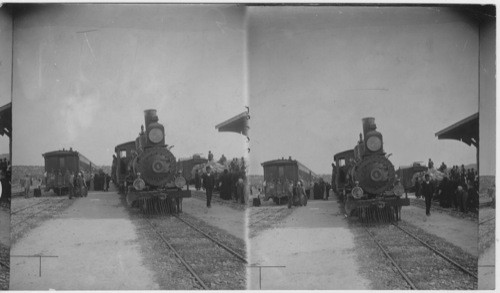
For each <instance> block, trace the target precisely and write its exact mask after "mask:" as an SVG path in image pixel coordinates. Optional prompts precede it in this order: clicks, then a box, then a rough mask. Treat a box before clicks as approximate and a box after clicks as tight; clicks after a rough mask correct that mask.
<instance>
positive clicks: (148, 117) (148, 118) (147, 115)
mask: <svg viewBox="0 0 500 293" xmlns="http://www.w3.org/2000/svg"><path fill="white" fill-rule="evenodd" d="M154 117H157V116H156V110H155V109H149V110H144V121H145V123H146V125H145V126H146V129H147V128H148V125H149V124H151V123H152V122H153V118H154Z"/></svg>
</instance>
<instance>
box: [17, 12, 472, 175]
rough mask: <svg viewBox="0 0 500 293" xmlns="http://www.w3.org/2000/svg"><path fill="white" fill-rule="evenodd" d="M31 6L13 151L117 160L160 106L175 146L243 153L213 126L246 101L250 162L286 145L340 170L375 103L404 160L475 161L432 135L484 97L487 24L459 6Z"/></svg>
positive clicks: (236, 140) (24, 25) (313, 164)
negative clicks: (482, 27) (119, 148)
mask: <svg viewBox="0 0 500 293" xmlns="http://www.w3.org/2000/svg"><path fill="white" fill-rule="evenodd" d="M33 7H35V8H29V9H26V10H23V11H22V12H20V13H19V14H18V15H17V16H16V21H15V24H14V28H15V29H14V65H13V66H14V75H13V76H14V82H13V83H14V90H13V92H14V94H13V97H14V107H13V119H14V121H13V127H14V142H13V149H14V162H13V163H14V164H15V165H27V164H35V165H42V164H43V158H42V156H41V154H42V153H44V152H48V151H52V150H56V149H61V148H63V147H64V148H69V147H70V146H71V147H73V148H74V149H76V150H78V151H80V152H81V153H83V154H84V155H86V156H87V157H89V158H90V159H91V160H93V161H94V162H95V163H97V164H110V162H111V156H112V153H113V150H114V147H115V146H116V145H117V144H120V143H123V142H126V141H130V140H133V139H135V138H136V136H137V134H138V132H139V130H140V125H141V124H143V121H144V118H143V110H144V109H149V108H156V109H157V110H158V115H159V119H160V122H161V123H163V124H164V125H165V130H166V137H167V143H168V144H173V145H175V148H174V149H173V151H174V154H175V155H176V156H177V157H187V156H191V155H192V154H194V153H202V154H203V155H206V153H207V152H208V150H209V149H210V150H212V152H213V153H214V154H215V157H216V158H219V157H220V155H221V154H225V155H226V157H229V158H231V157H234V156H238V157H239V156H241V155H242V154H244V151H245V144H244V142H245V141H246V140H245V138H244V137H242V136H241V135H239V134H235V133H218V132H216V130H215V128H214V126H215V125H216V124H218V123H220V122H222V121H224V120H226V119H228V118H230V117H232V116H234V115H236V114H238V113H240V112H242V111H244V106H245V105H248V104H250V109H251V110H250V111H251V120H250V138H251V153H250V155H251V156H250V158H251V166H250V174H262V167H261V165H260V164H261V163H262V162H264V161H267V160H271V159H276V158H280V157H288V156H292V157H293V158H295V159H298V160H299V161H301V162H302V163H303V164H305V165H306V166H308V167H310V168H311V169H312V170H313V171H314V172H316V173H330V172H331V163H332V158H333V155H334V154H335V153H337V152H340V151H344V150H347V149H352V148H353V147H354V145H355V144H356V142H357V139H358V135H359V133H360V132H361V131H362V126H361V119H362V118H363V117H374V118H375V122H376V124H377V126H378V130H379V131H380V132H381V133H382V134H383V135H384V143H385V145H384V148H385V151H386V152H387V153H392V154H393V155H392V157H391V160H392V162H393V163H394V165H395V166H396V168H397V167H398V166H400V165H410V164H411V163H412V162H414V161H423V162H427V159H428V158H432V159H433V160H434V162H435V164H436V165H439V164H441V162H443V161H444V162H445V163H446V164H447V165H448V166H451V165H453V164H469V163H475V161H476V149H475V148H474V147H472V146H467V145H466V144H464V143H461V142H458V141H454V140H438V139H437V138H436V137H435V133H436V132H438V131H440V130H442V129H444V128H446V127H448V126H450V125H451V124H453V123H456V122H457V121H459V120H462V119H464V118H465V117H468V116H470V115H472V114H474V113H477V111H478V92H479V90H478V86H479V82H478V50H479V46H478V40H479V37H478V27H477V25H476V23H475V22H474V21H473V20H472V19H471V18H470V17H469V16H468V15H466V14H464V13H463V12H460V11H457V10H456V9H449V8H444V7H434V8H426V7H383V8H380V7H342V6H337V7H312V6H311V7H298V6H293V7H283V6H274V7H265V6H256V7H250V8H246V9H245V8H244V7H241V6H234V5H95V4H94V5H43V6H37V5H34V6H33ZM247 92H248V93H247ZM247 95H248V97H247ZM247 101H248V102H247Z"/></svg>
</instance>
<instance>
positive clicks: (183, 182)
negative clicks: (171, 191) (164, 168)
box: [175, 176, 186, 188]
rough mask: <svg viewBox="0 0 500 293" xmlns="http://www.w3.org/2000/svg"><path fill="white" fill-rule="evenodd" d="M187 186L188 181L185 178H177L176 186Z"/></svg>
mask: <svg viewBox="0 0 500 293" xmlns="http://www.w3.org/2000/svg"><path fill="white" fill-rule="evenodd" d="M185 185H186V179H185V178H184V177H183V176H178V177H176V178H175V186H177V188H182V187H184V186H185Z"/></svg>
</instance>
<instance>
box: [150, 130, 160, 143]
mask: <svg viewBox="0 0 500 293" xmlns="http://www.w3.org/2000/svg"><path fill="white" fill-rule="evenodd" d="M148 137H149V140H150V141H151V142H153V143H159V142H161V140H162V139H163V132H162V131H161V129H159V128H153V129H151V130H150V131H149V134H148Z"/></svg>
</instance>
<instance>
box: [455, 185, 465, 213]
mask: <svg viewBox="0 0 500 293" xmlns="http://www.w3.org/2000/svg"><path fill="white" fill-rule="evenodd" d="M456 197H457V200H458V207H459V208H460V211H461V212H462V213H466V212H467V191H465V190H464V189H463V187H462V185H459V186H458V187H457V191H456Z"/></svg>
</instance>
